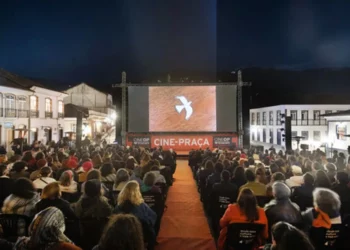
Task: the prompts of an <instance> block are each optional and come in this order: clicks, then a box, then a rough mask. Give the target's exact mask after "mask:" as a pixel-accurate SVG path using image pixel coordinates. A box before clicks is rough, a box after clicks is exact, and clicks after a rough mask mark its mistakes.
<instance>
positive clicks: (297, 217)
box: [264, 182, 302, 228]
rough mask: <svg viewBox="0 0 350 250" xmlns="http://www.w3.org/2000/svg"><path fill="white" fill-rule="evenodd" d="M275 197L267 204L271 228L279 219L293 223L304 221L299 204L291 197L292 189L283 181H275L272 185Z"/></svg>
mask: <svg viewBox="0 0 350 250" xmlns="http://www.w3.org/2000/svg"><path fill="white" fill-rule="evenodd" d="M272 193H273V197H274V199H272V200H271V201H270V202H269V203H268V204H266V205H265V208H264V209H265V213H266V217H267V220H268V222H269V228H271V226H272V225H273V224H275V223H277V222H279V221H285V222H288V223H291V224H298V225H300V224H301V223H302V217H301V214H300V211H299V207H298V205H297V204H295V203H292V202H291V201H290V199H289V197H290V189H289V187H288V186H287V185H286V184H284V183H282V182H275V183H274V184H273V185H272Z"/></svg>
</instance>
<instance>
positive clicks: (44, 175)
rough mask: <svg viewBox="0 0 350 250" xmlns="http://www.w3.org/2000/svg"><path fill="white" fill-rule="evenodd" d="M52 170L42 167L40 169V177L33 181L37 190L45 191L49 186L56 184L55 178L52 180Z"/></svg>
mask: <svg viewBox="0 0 350 250" xmlns="http://www.w3.org/2000/svg"><path fill="white" fill-rule="evenodd" d="M51 174H52V170H51V168H50V167H42V168H41V169H40V177H39V178H38V179H36V180H35V181H33V184H34V187H35V188H36V189H43V188H44V187H45V186H46V185H47V184H49V183H51V182H55V181H56V180H55V179H54V178H51V177H50V176H51Z"/></svg>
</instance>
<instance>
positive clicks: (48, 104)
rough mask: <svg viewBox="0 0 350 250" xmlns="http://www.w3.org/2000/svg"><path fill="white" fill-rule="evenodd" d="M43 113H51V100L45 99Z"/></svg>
mask: <svg viewBox="0 0 350 250" xmlns="http://www.w3.org/2000/svg"><path fill="white" fill-rule="evenodd" d="M45 112H52V100H51V99H50V98H45Z"/></svg>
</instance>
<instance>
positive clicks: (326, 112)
mask: <svg viewBox="0 0 350 250" xmlns="http://www.w3.org/2000/svg"><path fill="white" fill-rule="evenodd" d="M324 113H325V114H332V110H326V111H325V112H324Z"/></svg>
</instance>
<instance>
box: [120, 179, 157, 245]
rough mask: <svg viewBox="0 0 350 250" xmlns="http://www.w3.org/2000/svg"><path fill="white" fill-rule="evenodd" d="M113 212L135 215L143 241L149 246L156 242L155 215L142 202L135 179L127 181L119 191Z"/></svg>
mask: <svg viewBox="0 0 350 250" xmlns="http://www.w3.org/2000/svg"><path fill="white" fill-rule="evenodd" d="M114 213H116V214H120V213H125V214H133V215H135V216H136V217H137V218H138V219H139V220H140V221H141V223H142V226H143V232H144V236H145V241H146V242H147V243H148V244H149V245H150V246H154V244H155V242H156V233H155V227H154V226H155V223H156V220H157V215H156V213H155V212H154V211H153V210H152V209H151V208H149V206H148V205H147V204H146V203H144V200H143V199H142V195H141V192H140V187H139V184H138V183H137V182H136V181H129V182H128V183H127V184H126V185H125V187H124V188H123V190H122V191H121V192H120V194H119V195H118V200H117V206H116V207H115V209H114Z"/></svg>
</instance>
